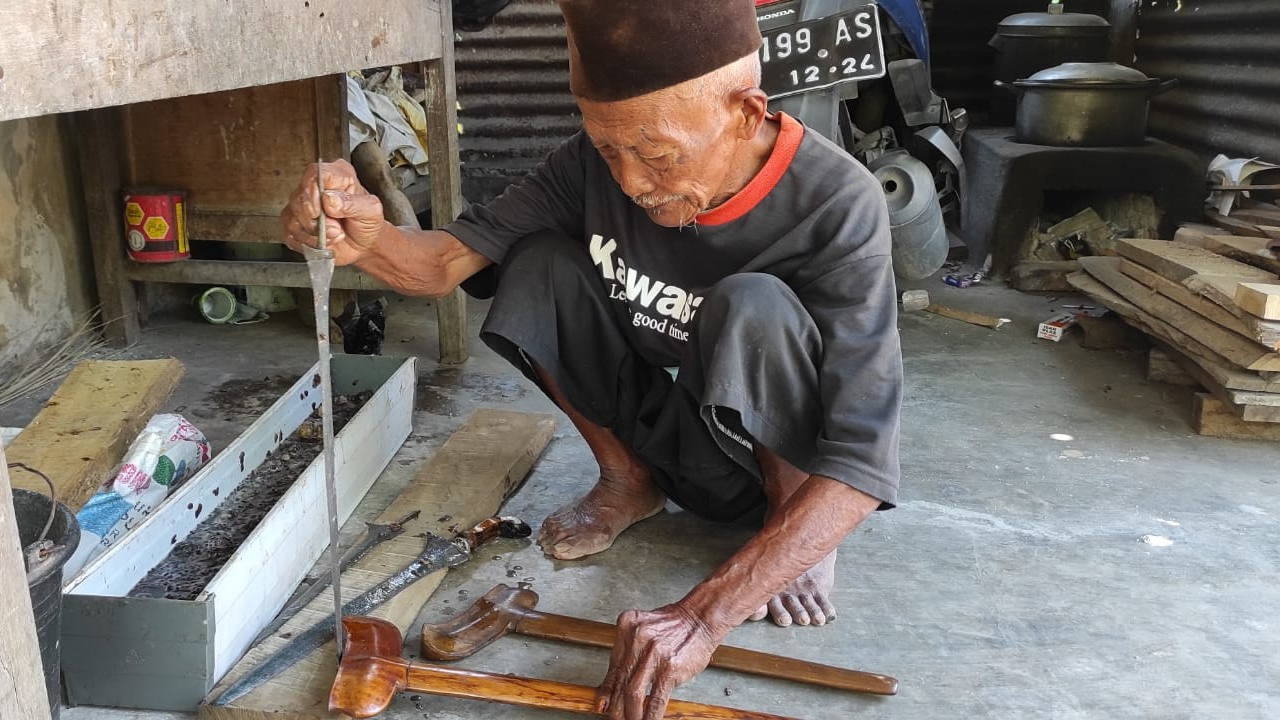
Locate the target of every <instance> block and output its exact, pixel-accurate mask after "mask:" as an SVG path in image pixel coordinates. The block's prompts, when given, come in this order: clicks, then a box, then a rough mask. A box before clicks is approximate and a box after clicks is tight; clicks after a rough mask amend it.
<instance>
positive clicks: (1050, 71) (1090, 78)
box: [1014, 62, 1160, 88]
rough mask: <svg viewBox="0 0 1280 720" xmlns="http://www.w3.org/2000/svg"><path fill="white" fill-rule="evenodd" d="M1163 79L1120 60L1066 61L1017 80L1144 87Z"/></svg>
mask: <svg viewBox="0 0 1280 720" xmlns="http://www.w3.org/2000/svg"><path fill="white" fill-rule="evenodd" d="M1159 84H1160V81H1159V80H1157V79H1155V78H1150V77H1147V75H1146V73H1144V72H1142V71H1141V70H1135V69H1134V68H1131V67H1125V66H1124V65H1120V64H1118V63H1109V62H1099V63H1063V64H1061V65H1055V66H1054V67H1051V68H1046V69H1044V70H1041V71H1040V72H1038V73H1036V74H1034V75H1032V76H1031V77H1029V78H1027V79H1025V80H1019V81H1017V82H1015V83H1014V85H1016V86H1018V87H1080V86H1088V87H1126V88H1145V87H1151V86H1153V85H1159Z"/></svg>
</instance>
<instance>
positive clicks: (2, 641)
mask: <svg viewBox="0 0 1280 720" xmlns="http://www.w3.org/2000/svg"><path fill="white" fill-rule="evenodd" d="M6 467H7V462H6V460H5V454H4V447H3V446H0V577H3V578H5V579H6V580H5V582H0V627H3V628H4V632H0V675H3V676H4V678H5V680H4V682H0V717H4V718H31V719H32V720H48V718H49V697H48V694H47V692H46V688H45V685H44V666H43V665H42V664H41V661H40V643H39V641H37V639H36V623H35V615H34V614H33V613H32V610H31V593H30V592H29V591H28V589H27V583H26V582H25V579H26V577H27V571H26V568H25V566H24V564H23V560H22V541H21V540H20V539H19V538H18V523H17V518H16V517H14V513H13V495H12V493H11V490H10V487H9V471H8V470H7V469H6ZM45 493H46V494H48V489H47V488H46V489H45Z"/></svg>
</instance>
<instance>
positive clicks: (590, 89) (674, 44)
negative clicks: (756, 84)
mask: <svg viewBox="0 0 1280 720" xmlns="http://www.w3.org/2000/svg"><path fill="white" fill-rule="evenodd" d="M560 11H561V12H562V13H564V18H565V22H566V24H567V26H568V35H569V85H570V87H571V88H572V90H573V94H574V95H577V96H579V97H584V98H586V99H588V100H596V101H602V102H610V101H614V100H625V99H627V98H633V97H637V96H639V95H644V94H646V93H651V92H653V91H655V90H661V89H663V88H667V87H671V86H673V85H679V84H680V83H682V82H685V81H687V80H692V79H694V78H696V77H700V76H702V75H706V74H707V73H709V72H711V71H713V70H718V69H720V68H722V67H724V66H725V65H728V64H730V63H732V62H735V61H737V60H740V59H742V58H743V57H745V56H747V55H750V54H751V53H754V52H756V51H758V50H759V49H760V27H759V25H757V24H756V12H755V2H754V0H706V1H705V2H698V1H697V0H560Z"/></svg>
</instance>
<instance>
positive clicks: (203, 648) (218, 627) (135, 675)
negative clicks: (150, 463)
mask: <svg viewBox="0 0 1280 720" xmlns="http://www.w3.org/2000/svg"><path fill="white" fill-rule="evenodd" d="M416 365H417V364H416V361H415V360H414V359H413V358H408V359H405V358H384V357H374V356H363V355H335V356H334V357H333V361H332V364H331V365H330V369H331V371H332V373H333V387H334V392H335V394H353V393H358V392H362V391H365V390H372V391H374V394H373V396H372V397H371V398H370V399H369V401H368V402H366V403H365V404H364V406H363V407H362V408H361V409H360V410H359V411H358V412H357V413H356V415H355V417H353V418H352V419H351V420H350V421H349V422H348V423H347V425H346V427H344V428H343V429H342V431H341V432H340V433H338V435H337V439H336V442H335V446H334V455H335V459H334V473H335V477H336V480H337V485H338V513H339V516H340V520H342V521H345V520H346V519H347V517H348V516H350V514H351V512H352V510H354V509H355V506H356V504H357V503H359V502H360V500H361V499H362V498H363V497H364V495H365V493H366V492H367V491H368V490H369V486H370V485H372V484H373V482H374V480H376V479H377V478H378V476H379V475H380V474H381V473H382V470H383V469H384V468H385V467H386V466H387V464H388V463H389V462H390V461H391V458H392V456H393V455H395V453H396V451H397V449H398V448H399V447H400V445H401V444H402V443H404V440H405V438H407V437H408V436H409V431H410V427H411V424H412V418H413V395H414V386H415V381H416V377H417V376H416ZM318 368H319V365H315V366H312V368H311V370H309V371H307V373H306V374H305V375H304V376H303V377H302V378H300V379H299V380H298V382H297V383H295V384H294V386H293V387H292V388H290V389H289V390H288V391H287V392H286V393H285V394H284V395H283V396H282V397H281V398H280V399H279V400H277V401H276V402H275V404H274V405H272V406H271V408H270V409H269V410H267V411H266V413H264V414H263V415H262V417H260V418H258V419H257V420H256V421H255V422H254V423H253V424H252V425H251V426H250V427H249V429H248V430H246V431H245V432H244V433H243V434H241V435H240V436H239V437H238V438H236V439H235V440H234V441H233V442H232V443H231V444H230V445H228V446H227V447H226V448H225V449H224V450H223V451H222V452H220V453H218V455H217V456H216V457H215V458H214V459H213V461H212V462H210V463H209V465H207V466H205V467H204V468H202V469H201V470H200V472H199V473H197V474H196V475H195V477H192V478H191V479H190V480H188V481H187V482H186V483H184V484H183V485H182V486H181V487H179V488H178V489H177V490H176V491H174V493H173V494H172V495H170V496H169V497H168V498H167V499H166V500H165V501H164V503H162V504H161V505H160V506H159V507H157V508H156V510H155V511H154V512H152V514H151V515H150V516H148V517H147V519H146V520H145V521H143V523H142V524H141V525H139V526H138V527H137V528H136V529H135V530H134V531H133V532H132V533H131V534H130V535H128V536H127V537H126V538H125V539H124V540H122V541H121V542H119V543H118V544H116V545H115V546H114V547H112V548H111V549H110V550H108V551H107V552H106V553H104V554H103V555H102V556H100V557H99V558H97V559H96V560H94V561H93V562H92V563H90V564H89V565H87V566H85V568H84V569H83V570H82V571H81V572H80V574H79V575H77V576H76V577H74V578H72V579H71V580H70V581H69V582H68V583H67V584H66V585H65V591H66V595H65V597H64V599H63V610H62V615H63V616H62V672H63V680H64V684H65V687H66V692H67V699H68V702H69V703H70V704H71V705H105V706H112V707H131V708H142V709H152V710H178V711H193V710H194V709H195V707H196V705H197V704H199V702H200V700H201V698H203V697H204V696H205V695H207V694H208V692H209V691H210V690H212V689H213V686H214V685H215V684H216V683H217V682H218V681H219V680H220V679H221V678H222V676H223V675H224V674H226V672H227V671H228V670H229V669H230V668H231V666H232V665H233V664H235V662H236V661H237V660H238V659H239V658H240V656H241V655H243V654H244V652H245V651H246V650H247V649H248V647H249V644H250V642H251V641H252V640H253V638H254V636H255V635H256V634H257V633H258V631H259V630H261V629H262V628H263V627H265V626H266V624H267V623H268V622H270V620H271V619H272V618H273V617H275V615H276V613H278V612H279V611H280V609H281V608H283V607H284V604H285V602H286V601H287V600H288V598H289V596H290V595H291V594H292V593H293V591H294V590H295V589H296V588H297V586H298V583H299V582H301V581H302V579H303V577H304V576H305V575H306V573H307V571H308V570H309V569H310V568H311V566H312V565H314V564H315V562H316V560H317V559H319V557H320V556H321V555H322V554H323V553H324V550H325V548H326V547H327V546H328V542H329V531H328V517H327V510H326V501H325V492H324V484H325V483H324V462H323V457H317V458H316V459H315V461H313V462H312V463H311V464H310V465H309V466H308V467H307V468H306V469H305V470H304V471H303V472H302V474H301V475H299V478H298V480H297V481H296V482H295V483H294V484H293V486H292V487H290V488H289V490H287V491H286V492H285V494H284V495H283V496H282V497H281V498H280V499H279V500H278V501H277V502H276V504H275V506H274V507H272V509H271V510H270V511H269V512H268V513H267V515H266V517H264V518H263V519H262V522H261V523H260V524H259V525H258V527H257V528H255V529H254V531H253V532H252V533H251V534H250V535H249V537H248V538H247V539H246V540H245V542H244V543H243V544H242V545H241V546H240V548H239V549H238V550H237V551H236V553H235V554H234V555H233V556H232V557H231V559H230V560H228V561H227V563H226V565H224V566H223V568H222V570H220V571H219V572H218V574H217V575H216V576H215V577H214V578H213V580H211V581H210V582H209V584H208V585H207V586H206V587H205V590H204V592H202V593H201V594H200V596H199V597H197V598H196V599H195V600H192V601H180V600H165V599H156V598H130V597H126V594H127V593H128V592H129V591H130V590H131V589H132V588H133V586H134V585H136V584H137V583H138V581H139V580H141V579H142V578H143V577H144V576H145V575H146V574H147V573H148V572H150V570H151V569H152V568H153V567H154V566H155V565H156V564H158V563H159V562H160V561H161V560H163V559H164V558H165V557H166V556H167V555H168V553H169V549H170V548H171V547H172V546H173V545H174V544H176V543H178V542H180V541H182V540H183V539H184V538H186V537H187V535H188V534H190V533H191V531H192V530H194V529H195V528H196V526H198V525H199V524H200V519H197V517H196V515H197V514H200V515H201V517H207V516H208V514H209V513H210V512H212V511H213V509H214V508H216V507H217V506H218V504H219V503H220V502H221V501H222V500H224V499H225V498H226V497H227V496H228V495H230V494H231V491H233V490H234V489H235V488H236V487H238V486H239V485H240V483H241V482H243V481H244V479H245V478H246V477H247V476H248V475H249V474H250V473H252V472H253V471H254V469H256V468H257V467H258V465H259V464H261V463H262V461H263V460H264V459H265V458H266V457H267V455H268V454H269V453H270V452H272V451H273V450H275V448H276V447H277V446H278V445H279V444H280V443H281V442H282V441H283V440H284V439H285V438H287V437H288V436H289V435H290V434H292V433H293V431H294V430H295V429H296V428H297V427H298V426H299V425H300V424H301V423H302V421H303V420H305V419H306V418H307V416H308V415H309V414H310V413H311V412H312V410H313V408H314V407H315V406H316V404H318V403H319V401H320V393H319V388H318V387H317V386H316V384H317V383H318V381H319V375H318ZM188 508H193V509H188ZM196 509H201V512H200V513H197V511H196Z"/></svg>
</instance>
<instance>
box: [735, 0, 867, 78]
mask: <svg viewBox="0 0 1280 720" xmlns="http://www.w3.org/2000/svg"><path fill="white" fill-rule="evenodd" d="M761 35H763V37H764V44H763V45H761V47H760V71H761V87H762V88H763V89H764V91H765V92H766V93H768V95H769V97H770V98H778V97H783V96H786V95H794V94H796V93H800V92H806V91H809V90H818V89H821V88H826V87H831V86H832V85H838V84H840V83H846V82H851V81H854V80H867V79H870V78H878V77H881V76H883V75H884V73H885V64H884V47H883V45H882V44H881V42H880V14H879V13H878V12H877V9H876V6H875V5H864V6H862V7H860V8H858V9H856V10H850V11H848V12H843V13H840V14H839V15H831V16H829V17H824V18H819V19H817V20H809V21H806V22H801V23H796V24H794V25H786V26H784V27H779V28H774V29H771V30H766V31H764V32H763V33H761Z"/></svg>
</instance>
